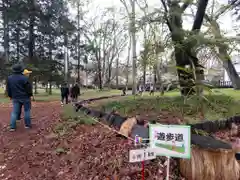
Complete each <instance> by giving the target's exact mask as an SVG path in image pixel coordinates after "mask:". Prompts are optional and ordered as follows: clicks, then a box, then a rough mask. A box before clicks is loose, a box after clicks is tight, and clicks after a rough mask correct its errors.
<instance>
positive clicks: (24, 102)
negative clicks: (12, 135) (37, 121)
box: [10, 99, 31, 129]
mask: <svg viewBox="0 0 240 180" xmlns="http://www.w3.org/2000/svg"><path fill="white" fill-rule="evenodd" d="M22 106H23V107H24V122H25V126H26V127H31V100H30V99H21V100H19V99H13V110H12V113H11V122H10V128H11V129H16V120H17V118H18V116H19V114H20V112H21V107H22Z"/></svg>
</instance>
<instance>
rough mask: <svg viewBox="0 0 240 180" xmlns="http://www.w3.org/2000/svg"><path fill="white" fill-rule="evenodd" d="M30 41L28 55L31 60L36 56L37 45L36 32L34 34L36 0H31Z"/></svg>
mask: <svg viewBox="0 0 240 180" xmlns="http://www.w3.org/2000/svg"><path fill="white" fill-rule="evenodd" d="M28 4H29V7H30V10H29V42H28V57H29V60H30V62H31V61H32V59H33V56H34V45H35V34H34V25H35V13H34V12H35V7H34V0H29V3H28Z"/></svg>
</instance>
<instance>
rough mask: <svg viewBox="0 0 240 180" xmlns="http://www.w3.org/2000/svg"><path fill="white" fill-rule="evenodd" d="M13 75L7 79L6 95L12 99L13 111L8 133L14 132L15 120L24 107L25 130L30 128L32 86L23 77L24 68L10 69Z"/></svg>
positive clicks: (19, 66) (17, 65) (19, 65)
mask: <svg viewBox="0 0 240 180" xmlns="http://www.w3.org/2000/svg"><path fill="white" fill-rule="evenodd" d="M12 71H13V74H12V75H10V76H9V77H8V81H7V93H8V96H9V97H10V98H11V99H12V102H13V110H12V113H11V121H10V131H15V130H16V120H17V118H18V115H19V111H20V107H21V106H23V107H24V122H25V128H27V129H28V128H31V127H32V125H31V97H32V95H33V93H32V86H31V83H30V82H29V80H28V78H27V77H26V76H24V75H23V71H24V68H23V66H22V65H21V64H15V65H14V66H13V67H12Z"/></svg>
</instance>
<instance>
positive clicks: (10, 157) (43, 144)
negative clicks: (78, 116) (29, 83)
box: [0, 102, 61, 180]
mask: <svg viewBox="0 0 240 180" xmlns="http://www.w3.org/2000/svg"><path fill="white" fill-rule="evenodd" d="M60 110H61V106H60V105H59V102H49V103H33V109H32V117H33V120H32V124H33V128H32V129H31V130H26V129H24V123H23V121H22V120H21V122H18V124H17V128H18V129H17V131H16V132H9V131H8V125H9V118H10V112H11V104H4V105H1V108H0V179H2V180H3V179H13V180H15V179H21V180H25V179H26V180H27V179H32V180H34V179H40V177H39V176H40V175H41V176H42V179H52V178H49V177H51V173H50V172H48V171H49V169H47V170H46V169H45V167H44V166H45V164H44V163H45V162H44V163H43V161H44V160H46V158H47V157H48V155H49V154H51V151H52V149H51V142H48V136H47V135H48V134H49V133H50V132H51V128H52V127H53V124H55V123H56V122H57V121H58V120H59V113H60ZM48 151H49V154H47V153H46V152H48ZM49 163H51V162H49ZM39 172H41V173H39ZM44 174H45V175H44Z"/></svg>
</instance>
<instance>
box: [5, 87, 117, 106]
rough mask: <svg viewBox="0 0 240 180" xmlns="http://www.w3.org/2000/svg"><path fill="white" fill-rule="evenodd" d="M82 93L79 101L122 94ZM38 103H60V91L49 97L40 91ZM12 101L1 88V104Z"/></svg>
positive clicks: (37, 95) (93, 91)
mask: <svg viewBox="0 0 240 180" xmlns="http://www.w3.org/2000/svg"><path fill="white" fill-rule="evenodd" d="M81 93H83V94H82V95H81V96H79V99H89V98H93V97H101V96H111V95H118V94H121V91H119V90H104V91H99V90H85V89H82V91H81ZM34 98H35V101H36V102H50V101H60V99H61V98H60V90H59V89H53V90H52V95H49V94H48V93H46V92H45V89H39V90H38V94H36V95H34ZM9 102H10V99H9V98H8V97H6V96H5V95H4V91H3V89H2V88H0V103H9Z"/></svg>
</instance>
